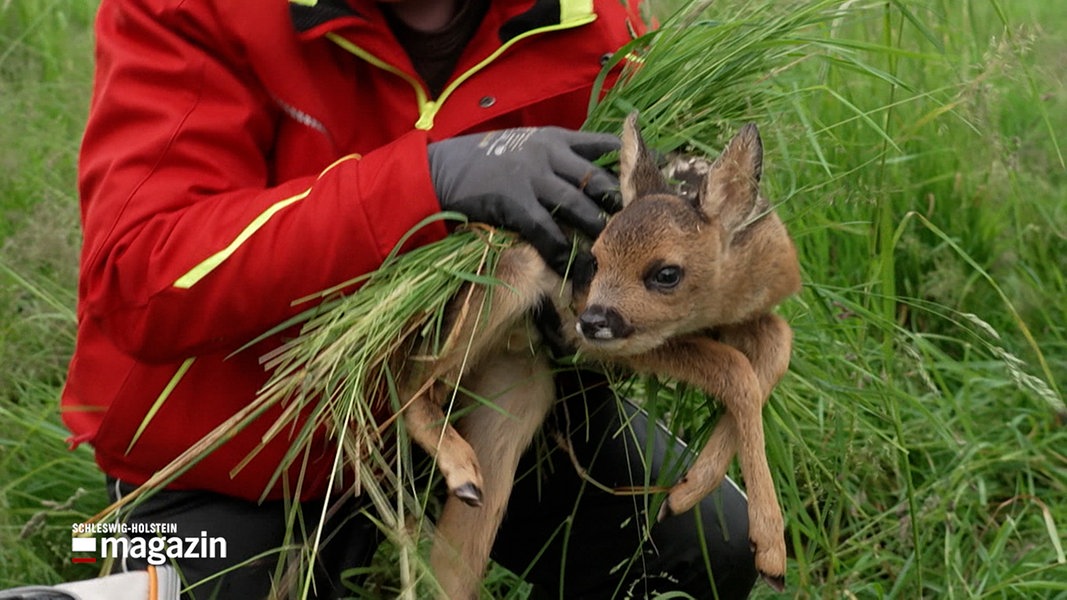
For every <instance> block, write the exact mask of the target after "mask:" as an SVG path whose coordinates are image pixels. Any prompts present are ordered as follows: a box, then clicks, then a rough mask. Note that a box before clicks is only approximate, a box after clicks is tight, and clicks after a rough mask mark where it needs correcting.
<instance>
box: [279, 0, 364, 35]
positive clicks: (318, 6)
mask: <svg viewBox="0 0 1067 600" xmlns="http://www.w3.org/2000/svg"><path fill="white" fill-rule="evenodd" d="M354 15H356V12H355V11H353V10H352V8H351V7H349V6H348V3H347V2H345V0H318V2H316V3H315V6H305V5H303V4H298V3H296V2H290V3H289V16H290V17H291V18H292V20H293V28H294V29H296V30H297V31H300V32H304V31H307V30H308V29H311V28H312V27H317V26H319V25H322V24H323V23H326V22H328V21H332V20H334V19H338V18H341V17H351V16H354Z"/></svg>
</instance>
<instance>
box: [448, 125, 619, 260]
mask: <svg viewBox="0 0 1067 600" xmlns="http://www.w3.org/2000/svg"><path fill="white" fill-rule="evenodd" d="M618 148H619V138H617V137H615V136H613V135H610V134H602V133H585V132H579V131H571V130H568V129H562V128H559V127H524V128H518V129H504V130H501V131H492V132H488V133H479V134H473V135H465V136H460V137H455V138H451V139H447V140H442V141H440V142H435V143H433V144H430V145H429V155H430V175H431V177H432V179H433V183H434V188H435V189H436V191H437V198H438V200H439V201H440V203H441V208H442V209H443V210H450V211H456V212H459V213H462V214H464V215H466V216H467V217H469V218H470V219H471V220H472V221H477V222H480V223H486V224H488V225H493V226H495V227H502V228H504V229H509V230H511V231H514V232H516V233H518V234H519V235H520V236H521V237H522V238H523V239H524V240H526V241H527V242H529V243H530V245H532V246H533V247H534V248H535V249H536V250H537V252H538V253H539V254H540V255H541V256H542V257H543V258H544V259H545V262H546V263H547V264H548V265H549V266H550V267H552V268H553V269H554V270H555V271H556V272H558V273H560V274H561V275H562V274H564V272H565V271H566V270H567V265H568V262H569V261H570V258H571V241H570V240H569V239H568V238H567V236H566V235H564V234H563V231H562V230H561V229H560V226H559V225H558V224H557V223H556V221H555V219H556V218H558V219H559V220H560V222H561V223H565V224H567V225H570V226H572V227H574V228H575V229H577V230H578V231H580V232H582V233H584V234H586V235H588V236H590V237H593V238H595V237H596V236H597V235H599V234H600V231H601V230H602V229H603V228H604V224H605V222H606V214H605V211H610V210H614V209H615V208H616V207H617V203H618V200H617V196H616V192H617V191H618V188H619V182H618V179H617V178H616V177H615V176H614V175H612V174H610V173H609V172H608V171H606V170H604V169H602V168H600V167H598V166H596V165H594V164H593V163H592V162H591V161H592V160H594V159H596V158H597V157H599V156H600V155H602V154H604V153H606V152H609V151H611V150H618ZM591 270H592V258H591V257H590V256H588V255H583V256H579V257H576V258H575V264H574V265H573V267H572V269H571V273H572V275H573V276H575V277H578V278H582V277H585V276H587V275H589V272H591Z"/></svg>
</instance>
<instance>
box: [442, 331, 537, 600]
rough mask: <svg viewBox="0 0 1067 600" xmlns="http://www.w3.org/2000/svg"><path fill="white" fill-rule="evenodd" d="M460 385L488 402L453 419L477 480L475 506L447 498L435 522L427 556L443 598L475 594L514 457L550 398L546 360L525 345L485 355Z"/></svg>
mask: <svg viewBox="0 0 1067 600" xmlns="http://www.w3.org/2000/svg"><path fill="white" fill-rule="evenodd" d="M463 385H464V387H465V388H467V389H470V390H471V391H472V395H475V394H476V395H477V396H478V397H480V398H482V399H483V400H484V401H488V402H491V403H492V406H489V405H483V406H478V407H477V408H475V409H474V410H473V411H472V412H471V413H470V414H468V415H466V416H464V418H463V419H462V420H460V422H459V423H458V424H457V427H458V428H459V429H460V431H461V432H462V435H463V437H464V438H465V439H466V440H467V441H468V442H470V445H471V447H473V448H474V451H475V453H476V455H477V458H478V460H479V461H480V462H481V464H482V468H483V475H484V486H483V496H482V500H483V501H482V504H481V506H476V507H472V506H467V505H464V504H461V503H460V502H456V501H455V499H453V498H449V499H448V500H446V501H445V506H444V510H443V512H442V513H441V518H440V519H439V520H438V523H437V538H436V539H435V541H434V547H433V551H432V554H431V557H430V562H431V565H432V566H433V570H434V573H435V574H436V576H437V580H438V583H440V585H441V587H442V590H443V592H444V594H443V597H444V598H449V599H450V600H469V599H472V598H477V597H478V589H479V585H480V583H481V579H482V574H483V572H484V570H485V566H486V564H487V563H488V561H489V552H490V550H491V549H492V546H493V541H494V540H495V539H496V534H497V530H498V529H499V527H500V522H501V520H502V519H503V517H504V510H505V508H506V507H507V501H508V498H509V496H510V495H511V489H512V485H513V483H514V479H515V469H516V468H517V467H518V463H519V458H520V457H521V456H522V454H523V452H524V451H525V450H526V448H527V447H528V446H529V445H530V441H531V440H532V439H533V435H534V433H535V432H536V431H537V430H538V428H539V427H540V426H541V424H542V422H543V421H544V419H545V416H546V415H547V414H548V411H549V409H550V408H551V407H552V404H553V402H554V401H555V387H554V384H553V381H552V374H551V370H550V368H549V365H548V363H547V361H546V360H545V359H544V358H543V357H541V356H534V355H532V354H531V353H530V350H529V348H517V349H516V350H514V351H505V352H501V353H499V354H496V355H494V356H491V357H487V358H486V359H485V361H484V362H483V363H481V364H480V365H479V366H478V368H477V369H476V370H475V371H472V372H471V373H470V374H468V375H467V377H466V378H465V379H464V381H463ZM475 402H477V400H475Z"/></svg>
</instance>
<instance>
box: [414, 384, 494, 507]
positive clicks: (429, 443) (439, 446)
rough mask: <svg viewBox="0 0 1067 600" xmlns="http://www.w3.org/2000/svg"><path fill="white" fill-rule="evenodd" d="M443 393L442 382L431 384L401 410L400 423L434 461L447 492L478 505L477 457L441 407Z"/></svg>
mask: <svg viewBox="0 0 1067 600" xmlns="http://www.w3.org/2000/svg"><path fill="white" fill-rule="evenodd" d="M446 393H448V391H447V389H446V387H445V385H444V384H442V383H440V382H434V383H433V384H431V386H430V388H429V389H428V390H426V392H425V393H424V394H421V395H420V396H419V397H417V398H415V399H414V400H413V401H412V402H411V405H410V406H408V407H407V409H405V410H404V426H405V428H406V429H407V431H408V435H410V436H411V439H412V440H414V442H415V443H416V444H418V445H419V446H420V447H421V448H422V449H423V450H425V451H426V453H427V454H429V455H430V456H431V457H433V459H434V460H435V461H437V468H438V469H440V470H441V475H442V476H443V477H444V478H445V484H446V485H447V486H448V491H449V493H450V494H452V495H454V496H455V497H457V498H459V499H460V500H462V501H463V502H466V503H467V504H469V505H471V506H478V505H480V504H481V503H482V474H481V469H479V467H478V458H477V457H476V456H475V454H474V449H473V448H471V447H470V444H468V443H467V441H466V440H464V439H463V437H462V436H460V435H459V432H457V431H456V429H455V428H454V427H453V426H452V425H451V424H450V423H449V422H448V419H447V417H445V413H444V411H442V410H441V405H442V403H443V400H444V394H446Z"/></svg>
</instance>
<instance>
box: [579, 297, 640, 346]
mask: <svg viewBox="0 0 1067 600" xmlns="http://www.w3.org/2000/svg"><path fill="white" fill-rule="evenodd" d="M577 329H578V333H579V334H581V335H582V336H583V337H585V338H586V339H589V340H600V341H606V340H619V339H623V338H625V337H627V336H629V335H630V334H631V333H633V331H634V328H633V327H632V326H631V325H630V324H629V323H627V322H626V319H624V318H623V317H622V315H620V314H619V313H618V311H616V310H615V309H614V308H605V307H604V306H601V305H600V304H593V305H591V306H589V307H587V308H586V309H585V310H584V311H582V314H580V315H578V325H577Z"/></svg>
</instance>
